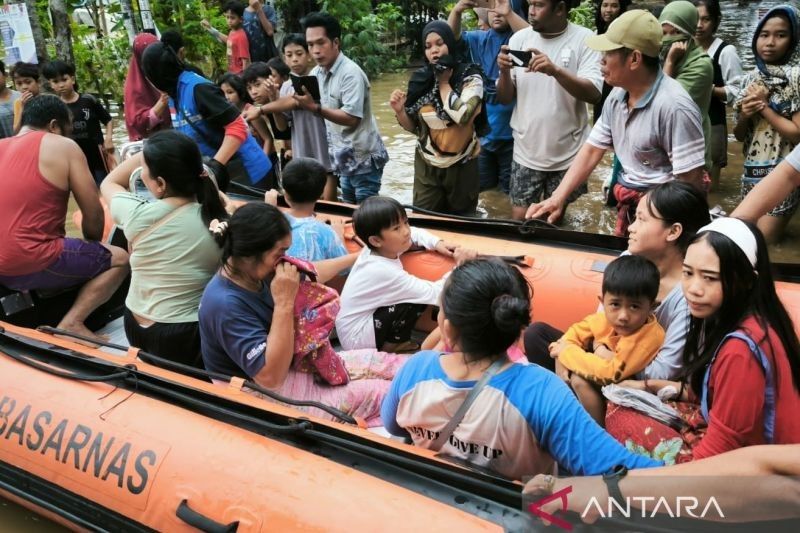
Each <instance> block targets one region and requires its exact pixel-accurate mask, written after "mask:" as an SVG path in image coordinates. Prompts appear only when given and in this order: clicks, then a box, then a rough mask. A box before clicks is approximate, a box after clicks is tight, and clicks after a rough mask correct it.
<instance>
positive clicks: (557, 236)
mask: <svg viewBox="0 0 800 533" xmlns="http://www.w3.org/2000/svg"><path fill="white" fill-rule="evenodd" d="M319 207H320V209H319V210H318V212H319V213H321V216H323V217H325V216H327V217H329V218H331V219H342V218H343V219H345V220H346V219H347V218H349V215H350V213H351V209H352V208H350V207H346V206H342V205H337V204H322V203H321V204H320V205H319ZM411 221H412V224H413V225H416V226H420V227H426V228H428V229H429V230H430V231H433V232H434V233H436V234H438V235H439V236H441V237H442V238H445V239H448V240H454V241H456V242H458V243H460V244H463V245H464V246H468V247H471V248H474V249H477V250H479V251H480V252H481V253H483V254H486V255H497V256H503V257H505V258H506V259H507V260H509V261H515V262H519V263H522V266H521V270H522V272H523V273H524V274H525V276H526V277H527V278H528V279H529V280H530V281H531V282H532V284H533V285H534V290H535V295H534V306H533V314H534V316H535V318H536V320H540V321H545V322H549V323H551V324H553V325H554V326H556V327H560V328H566V327H567V326H569V325H570V324H571V323H573V322H575V321H577V320H579V319H581V318H582V317H584V316H585V315H587V314H589V313H591V312H593V311H594V310H595V309H596V307H597V295H598V294H599V292H600V283H601V280H602V271H603V268H604V266H605V264H606V263H607V262H608V261H610V260H611V259H613V257H614V255H615V254H616V252H617V251H618V250H620V249H622V248H623V247H624V242H623V241H620V240H617V239H614V238H612V237H605V236H594V235H592V236H588V235H585V234H576V233H573V232H562V231H560V230H553V229H550V228H534V227H531V226H530V225H520V224H516V223H511V222H490V223H482V222H477V221H472V220H453V219H447V220H445V219H441V218H436V217H426V216H416V215H415V216H412V217H411ZM349 245H350V246H351V247H357V244H355V243H354V242H351V243H349ZM403 262H404V265H405V267H406V268H407V269H408V270H409V271H411V272H413V273H414V274H415V275H417V276H420V277H424V278H428V279H437V278H439V277H440V276H441V274H443V273H444V272H445V271H446V270H448V269H450V268H451V267H452V264H451V262H450V261H449V260H447V259H445V258H443V257H442V256H439V255H436V254H432V253H428V252H413V253H408V254H406V255H405V256H404V258H403ZM783 270H784V271H785V272H784V273H783V275H784V279H789V280H790V281H789V282H782V283H780V284H779V292H780V295H781V298H782V299H783V301H784V302H785V303H786V305H787V307H788V309H789V312H790V314H791V315H792V317H793V318H794V319H795V321H796V323H797V322H800V285H798V284H797V283H796V282H797V280H798V278H797V272H796V271H792V270H791V269H790V268H787V267H783ZM12 318H13V317H12ZM424 318H425V320H422V321H421V322H420V323H419V324H418V327H419V328H420V329H423V330H424V329H429V328H430V327H432V325H433V323H432V322H431V317H430V316H425V317H424ZM0 326H1V327H2V332H0V496H3V497H5V498H8V499H11V500H14V501H16V502H18V503H21V504H22V505H25V506H27V507H29V508H31V509H33V510H35V511H36V512H38V513H40V514H42V515H44V516H46V517H48V518H51V519H53V520H56V521H58V522H60V523H63V524H66V525H68V526H70V527H73V528H80V529H103V530H159V531H161V530H163V531H190V530H196V529H199V530H202V531H268V530H269V531H283V530H296V529H303V530H325V531H340V530H341V531H344V530H347V531H377V530H380V531H385V530H392V531H436V530H444V529H445V528H448V529H452V530H457V531H473V530H474V531H478V530H501V529H504V530H512V531H523V530H531V529H535V528H538V527H541V526H540V525H539V524H538V523H537V522H534V521H533V520H532V518H531V516H530V515H529V514H528V513H527V512H526V511H524V510H523V504H522V497H521V485H520V484H519V483H516V482H511V481H509V480H505V479H502V478H500V477H497V476H494V475H492V474H490V473H487V472H484V471H478V470H475V469H470V468H468V467H465V466H463V465H460V464H455V463H453V462H451V461H448V460H446V459H444V458H441V457H437V456H436V454H435V453H434V452H431V451H429V450H424V449H420V448H415V447H413V446H410V445H406V444H403V443H402V442H399V441H397V440H392V439H387V438H384V437H381V436H380V435H377V434H374V433H371V432H369V431H367V430H364V429H361V428H360V427H358V425H356V424H354V423H353V422H355V421H354V420H353V419H352V418H350V417H349V416H347V415H345V414H343V413H341V414H340V416H339V419H340V420H341V421H340V422H330V421H327V420H322V419H320V418H317V417H314V416H312V415H309V414H307V413H305V412H302V411H299V410H297V409H295V408H293V407H291V406H287V405H283V404H278V403H273V402H268V401H266V400H263V399H260V398H257V397H254V396H252V395H251V394H249V393H247V392H245V391H243V390H242V389H243V387H245V386H246V385H249V384H247V383H245V382H243V381H242V380H241V379H233V380H231V383H230V384H229V385H228V386H227V387H223V386H219V385H212V384H211V383H209V382H208V381H207V380H205V379H202V377H194V376H191V375H186V374H182V373H178V372H174V371H171V370H167V369H165V368H161V367H157V366H154V365H151V364H148V363H147V362H146V361H145V360H143V359H146V357H145V356H144V355H143V354H139V353H138V351H137V350H136V349H135V348H128V347H126V346H117V347H116V348H118V349H117V350H109V349H107V348H106V349H103V350H100V349H92V348H86V347H84V346H82V345H79V344H76V343H74V342H72V341H71V340H69V339H64V338H61V337H55V336H53V335H51V334H50V333H48V332H47V331H34V330H30V329H26V328H21V327H17V326H13V325H11V324H8V323H5V322H0ZM140 355H141V356H140ZM329 412H331V411H329ZM334 412H335V411H334Z"/></svg>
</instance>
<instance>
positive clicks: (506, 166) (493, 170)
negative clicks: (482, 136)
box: [478, 139, 514, 194]
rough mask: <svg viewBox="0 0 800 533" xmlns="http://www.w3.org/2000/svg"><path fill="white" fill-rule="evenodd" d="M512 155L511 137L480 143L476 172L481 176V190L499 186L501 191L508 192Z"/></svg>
mask: <svg viewBox="0 0 800 533" xmlns="http://www.w3.org/2000/svg"><path fill="white" fill-rule="evenodd" d="M513 155H514V140H513V139H505V140H503V139H501V140H497V141H489V142H487V143H485V144H482V145H481V153H480V154H478V174H479V175H480V177H481V191H486V190H488V189H492V188H494V187H495V186H499V187H500V190H501V191H503V192H504V193H506V194H508V191H509V186H510V181H511V159H512V157H513Z"/></svg>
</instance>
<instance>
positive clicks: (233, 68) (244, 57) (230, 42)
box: [200, 0, 250, 74]
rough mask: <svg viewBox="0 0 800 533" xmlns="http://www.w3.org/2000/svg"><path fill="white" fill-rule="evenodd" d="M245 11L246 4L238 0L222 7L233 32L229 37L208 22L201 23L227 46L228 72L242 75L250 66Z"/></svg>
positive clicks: (231, 0)
mask: <svg viewBox="0 0 800 533" xmlns="http://www.w3.org/2000/svg"><path fill="white" fill-rule="evenodd" d="M244 9H245V6H244V4H243V3H241V2H238V1H237V0H230V1H229V2H226V3H225V5H224V6H222V12H223V13H225V19H226V20H227V21H228V29H230V30H231V31H230V33H229V34H228V35H225V34H224V33H221V32H220V31H218V30H216V29H215V28H212V27H211V24H210V23H209V22H208V21H207V20H202V21H200V23H201V24H202V25H203V27H204V28H205V29H207V30H208V31H209V32H211V34H212V35H213V36H214V37H216V38H217V40H218V41H219V42H221V43H223V44H225V45H226V46H227V48H228V72H232V73H233V74H241V73H242V72H243V71H244V69H246V68H247V66H248V65H249V64H250V43H249V42H248V40H247V34H246V33H245V32H244V28H243V27H242V23H243V21H244Z"/></svg>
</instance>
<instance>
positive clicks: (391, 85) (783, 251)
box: [0, 1, 800, 531]
mask: <svg viewBox="0 0 800 533" xmlns="http://www.w3.org/2000/svg"><path fill="white" fill-rule="evenodd" d="M779 3H780V2H733V1H723V2H721V5H722V10H723V21H722V25H721V27H720V31H719V35H720V37H722V39H723V40H725V41H727V42H730V43H735V44H736V45H737V48H738V50H739V54H740V57H742V60H743V61H744V63H745V68H746V69H749V68H752V66H753V59H752V54H751V52H750V39H751V35H752V31H753V28H754V27H755V24H756V22H757V21H758V18H759V17H760V16H761V15H763V13H764V11H766V9H768V8H769V7H772V6H773V5H777V4H779ZM409 72H410V71H408V72H399V73H390V74H385V75H383V76H381V77H380V78H379V79H377V80H375V81H373V83H372V101H373V112H374V113H375V115H376V117H377V121H378V126H379V128H380V131H381V134H382V135H383V139H384V142H385V143H386V147H387V150H388V151H389V155H390V157H391V159H390V161H389V163H388V164H387V166H386V169H385V170H384V174H383V186H382V188H381V193H382V194H385V195H389V196H393V197H395V198H397V199H398V200H399V201H400V202H402V203H409V204H410V203H411V190H412V186H413V182H414V146H415V138H414V136H413V135H411V134H409V133H408V132H406V131H404V130H403V129H402V128H401V127H400V126H399V125H398V124H397V122H396V121H395V119H394V113H393V112H392V110H391V108H390V107H389V104H388V101H389V95H390V94H391V92H392V90H394V89H397V88H404V87H405V85H406V83H407V80H408V75H409ZM729 124H731V125H732V117H729ZM731 131H732V128H731ZM116 133H117V134H116V139H117V141H118V144H121V143H122V142H125V141H126V140H127V135H126V134H125V130H124V126H122V125H121V124H120V127H119V128H118V129H117V132H116ZM742 159H743V157H742V145H741V143H739V142H737V141H736V140H735V139H734V138H733V135H731V136H730V139H729V143H728V167H727V168H725V169H723V171H722V178H721V180H720V181H721V183H720V187H719V188H718V189H717V190H715V191H713V192H712V193H711V195H710V203H711V205H712V206H713V205H716V204H719V205H720V206H722V208H723V209H724V210H725V211H727V212H729V213H730V212H731V211H732V210H733V209H734V208H735V207H736V205H737V203H738V201H739V177H740V175H741V169H742ZM610 171H611V157H610V156H606V157H605V158H604V159H603V161H602V162H601V164H600V165H599V166H598V167H597V169H596V170H595V171H594V172H593V173H592V177H591V178H590V180H589V194H586V195H584V196H583V197H581V198H580V199H578V201H576V202H575V203H574V204H572V205H570V207H569V209H568V210H567V214H566V216H565V219H564V227H565V228H568V229H573V230H577V231H586V232H593V233H605V234H611V233H613V228H614V221H615V218H616V214H615V212H614V210H613V209H609V208H606V207H604V204H603V201H602V193H601V192H600V187H601V185H602V183H603V181H604V180H605V178H606V177H607V176H608V174H609V172H610ZM478 208H479V211H480V213H481V216H487V217H508V216H509V215H510V212H511V207H510V205H509V202H508V198H507V197H506V196H505V195H504V194H502V193H500V192H498V191H486V192H484V193H481V196H480V203H479V207H478ZM74 209H75V204H74V202H72V203H71V208H70V217H68V221H67V231H68V232H69V233H70V234H71V235H79V232H78V229H77V228H76V227H75V225H74V224H72V217H71V213H72V212H73V211H74ZM799 238H800V217H797V216H796V217H795V218H794V220H793V221H792V222H791V223H790V224H789V228H788V231H787V235H786V238H785V239H784V241H783V243H781V244H779V245H776V246H773V247H771V257H772V259H773V260H774V261H780V262H790V263H800V246H799V245H798V239H799ZM0 524H2V529H3V530H6V531H61V530H63V528H61V527H60V526H58V525H57V524H54V523H52V522H50V521H48V520H46V519H44V518H41V517H39V516H37V515H35V514H33V513H30V512H29V511H27V510H25V509H24V508H22V507H19V506H17V505H16V504H13V503H11V502H8V501H6V500H3V499H0Z"/></svg>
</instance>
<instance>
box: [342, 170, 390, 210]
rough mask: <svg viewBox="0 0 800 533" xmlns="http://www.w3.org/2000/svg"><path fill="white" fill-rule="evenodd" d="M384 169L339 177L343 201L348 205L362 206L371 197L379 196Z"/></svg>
mask: <svg viewBox="0 0 800 533" xmlns="http://www.w3.org/2000/svg"><path fill="white" fill-rule="evenodd" d="M381 178H383V169H382V168H380V169H373V170H372V171H371V172H365V173H363V174H352V175H350V176H339V185H340V186H341V188H342V200H343V201H345V202H347V203H348V204H360V203H361V202H363V201H364V200H366V199H367V198H369V197H370V196H377V195H378V192H380V190H381Z"/></svg>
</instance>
